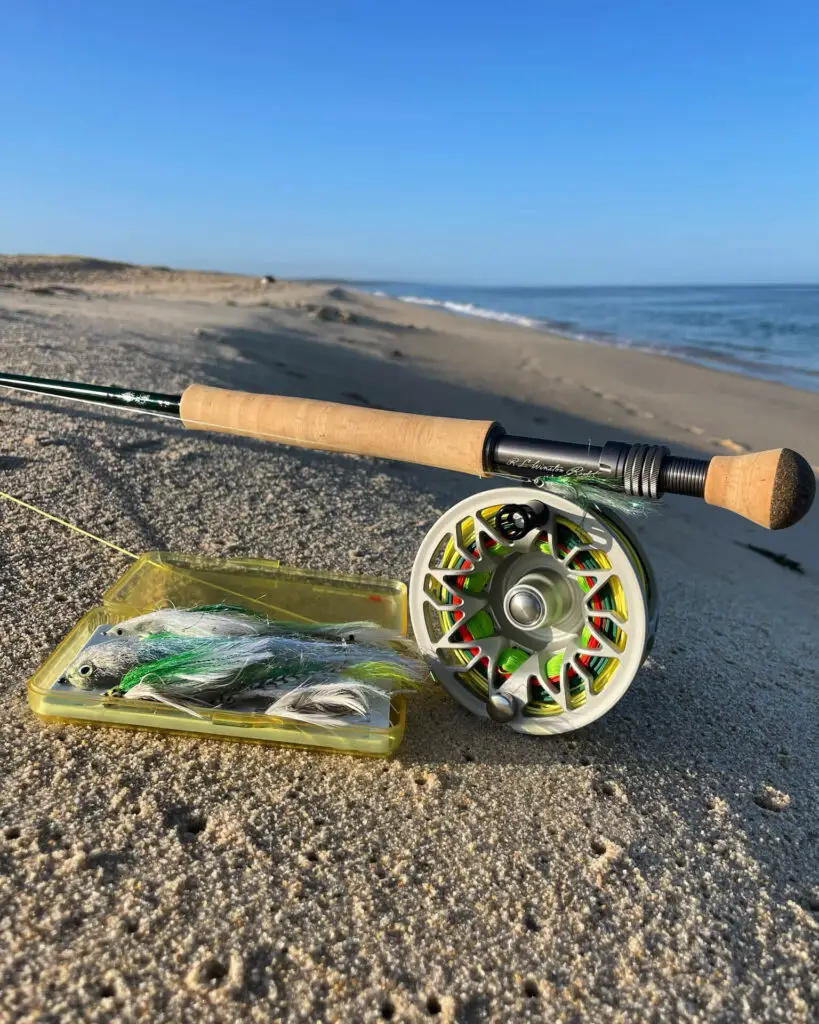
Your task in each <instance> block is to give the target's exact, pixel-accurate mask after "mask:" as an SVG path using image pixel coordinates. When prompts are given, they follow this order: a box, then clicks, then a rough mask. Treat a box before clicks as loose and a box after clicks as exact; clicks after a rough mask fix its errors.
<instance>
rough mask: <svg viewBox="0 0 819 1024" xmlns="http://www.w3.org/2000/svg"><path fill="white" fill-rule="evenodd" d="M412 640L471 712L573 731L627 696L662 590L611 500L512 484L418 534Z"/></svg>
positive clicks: (531, 728)
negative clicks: (605, 505) (607, 504)
mask: <svg viewBox="0 0 819 1024" xmlns="http://www.w3.org/2000/svg"><path fill="white" fill-rule="evenodd" d="M409 604H410V618H411V622H412V628H413V632H414V634H415V639H416V642H417V643H418V646H419V648H420V650H421V652H422V653H423V655H424V657H425V658H426V660H427V662H428V664H429V666H430V670H431V672H432V674H433V675H434V676H435V678H436V679H437V680H438V682H440V683H441V685H442V686H443V687H444V688H445V689H446V690H447V691H448V693H450V694H451V696H453V697H454V698H455V699H456V700H457V701H458V702H459V703H461V704H463V705H464V707H466V708H468V709H469V710H470V711H472V712H473V714H476V715H480V716H483V717H487V716H488V717H489V718H492V719H494V720H495V721H497V722H502V723H504V724H506V725H508V726H509V727H510V728H512V729H514V730H515V731H517V732H524V733H531V734H534V735H541V734H551V733H561V732H570V731H572V730H574V729H579V728H582V727H583V726H585V725H588V724H589V723H590V722H593V721H595V719H597V718H599V717H600V716H601V715H603V714H605V712H606V711H608V710H609V709H610V708H611V707H613V705H614V704H616V703H617V701H618V700H619V699H620V698H621V697H622V696H623V694H624V693H625V692H626V690H627V689H628V687H629V686H630V684H631V682H632V680H633V679H634V676H635V675H636V673H637V671H638V670H639V668H640V666H641V665H642V664H643V662H644V661H645V659H646V657H647V656H648V653H649V651H650V650H651V646H652V644H653V642H654V634H655V631H656V626H657V618H658V612H657V588H656V584H655V581H654V578H653V576H652V573H651V569H650V566H649V563H648V560H647V559H646V557H645V555H644V554H643V551H642V550H641V548H640V545H639V544H638V542H637V541H636V540H635V538H634V537H633V536H632V535H631V533H630V531H629V530H628V528H627V527H626V526H625V524H624V523H622V522H621V521H620V520H619V519H618V518H617V517H616V516H615V515H613V514H612V513H610V512H609V511H608V510H606V511H605V512H602V511H600V510H597V509H595V510H594V511H593V512H591V511H588V510H585V509H582V508H580V507H579V506H577V505H575V504H574V503H573V502H571V501H568V500H567V499H565V498H563V497H559V496H557V495H553V494H550V493H548V492H546V491H540V490H534V489H533V488H531V487H529V488H524V487H510V488H503V489H498V490H490V491H485V492H483V493H481V494H476V495H473V496H472V497H469V498H466V499H465V500H464V501H462V502H460V503H459V504H457V505H455V506H454V507H453V508H451V509H450V510H449V511H448V512H446V513H444V515H442V516H441V518H440V519H439V520H438V522H437V523H436V524H435V526H433V528H432V529H431V530H430V532H429V533H428V534H427V536H426V538H425V539H424V541H423V543H422V544H421V547H420V549H419V551H418V555H417V557H416V559H415V565H414V567H413V571H412V576H411V579H410V587H409Z"/></svg>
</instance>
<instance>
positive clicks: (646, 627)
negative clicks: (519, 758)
mask: <svg viewBox="0 0 819 1024" xmlns="http://www.w3.org/2000/svg"><path fill="white" fill-rule="evenodd" d="M0 387H6V388H12V389H14V390H18V391H26V392H30V393H34V394H39V395H47V396H50V397H59V398H68V399H75V400H79V401H83V402H92V403H95V404H100V405H106V406H113V407H115V408H122V409H127V410H128V411H130V412H132V413H134V412H139V413H145V414H150V415H152V416H162V417H165V418H168V419H175V420H181V422H182V423H183V424H184V426H185V427H187V428H188V429H189V430H205V431H217V432H221V433H229V434H237V435H240V436H244V437H254V438H257V439H259V440H264V441H273V442H275V443H277V444H283V445H289V446H293V447H299V448H311V449H314V450H318V451H330V452H336V453H347V454H351V455H363V456H369V457H375V458H381V459H392V460H396V461H401V462H411V463H416V464H418V465H422V466H433V467H436V468H439V469H447V470H451V471H453V472H458V473H470V474H472V475H474V476H477V477H484V478H485V477H505V478H510V479H512V480H514V481H515V482H516V485H515V486H510V487H508V488H499V489H491V488H490V489H489V490H487V491H484V492H483V493H481V494H477V495H474V496H472V497H470V498H467V499H466V500H464V501H462V502H460V503H459V504H457V505H456V506H455V507H454V508H451V509H450V510H449V511H448V512H447V513H445V514H444V515H443V516H441V518H440V519H439V520H438V522H437V523H436V524H435V526H434V527H433V528H432V530H431V531H430V532H429V534H428V536H427V537H426V539H425V540H424V542H423V543H422V545H421V548H420V551H419V552H418V556H417V558H416V560H415V567H414V570H413V573H412V578H411V581H410V587H409V603H410V618H411V622H412V627H413V632H414V634H415V639H416V642H417V643H418V645H419V646H420V649H421V651H422V653H423V654H424V655H425V657H426V658H427V660H428V663H429V666H430V669H431V671H432V673H433V675H435V677H436V678H437V679H438V680H439V681H440V682H441V684H442V685H443V686H444V687H445V688H446V689H447V691H448V692H449V693H450V694H452V696H453V697H455V699H456V700H457V701H459V702H460V703H461V704H463V705H464V707H466V708H468V709H469V710H470V711H472V712H474V713H475V714H477V715H483V716H489V717H491V718H492V719H494V720H495V721H497V722H501V723H505V724H507V725H509V726H511V728H512V729H515V730H518V731H519V732H524V733H533V734H543V733H561V732H568V731H570V730H573V729H577V728H580V727H582V726H584V725H587V724H588V723H590V722H593V721H594V720H595V719H598V718H599V717H600V716H601V715H602V714H604V713H605V712H606V711H608V710H609V709H610V708H611V707H612V706H613V705H614V704H615V703H616V702H617V701H618V700H619V699H620V698H621V697H622V696H623V694H624V693H625V692H626V690H627V689H628V687H629V685H630V684H631V682H632V680H633V679H634V676H635V674H636V673H637V671H638V670H639V668H640V666H641V665H642V664H643V662H644V660H645V658H646V656H647V654H648V652H649V650H650V649H651V644H652V641H653V639H654V632H655V629H656V626H657V588H656V585H655V583H654V580H653V578H652V574H651V570H650V568H649V563H648V560H647V559H646V557H645V555H644V554H643V552H642V550H641V548H640V545H639V544H638V542H637V540H636V539H635V538H634V537H633V536H632V535H631V532H630V530H629V529H628V528H627V527H626V525H625V524H624V523H623V522H621V521H620V520H619V519H618V518H617V516H616V515H615V514H613V513H611V512H609V511H608V508H609V502H608V501H607V500H606V498H607V497H608V498H610V497H611V495H612V494H619V495H620V496H625V497H626V498H627V499H634V500H635V501H652V500H654V499H657V498H660V497H662V496H663V494H665V493H668V494H680V495H687V496H689V497H692V498H700V499H704V501H705V502H706V504H708V505H715V506H719V507H721V508H724V509H728V510H730V511H732V512H735V513H736V514H737V515H740V516H743V517H744V518H746V519H749V520H750V521H751V522H754V523H757V524H758V525H759V526H763V527H765V528H767V529H769V530H781V529H784V528H786V527H789V526H792V525H793V524H794V523H797V522H799V520H800V519H802V518H803V516H805V514H806V513H807V512H808V510H809V509H810V507H811V505H812V503H813V499H814V496H815V493H816V477H815V475H814V472H813V468H812V467H811V465H810V464H809V463H808V462H807V460H806V459H805V458H803V456H801V455H799V454H798V453H797V452H794V451H793V450H792V449H790V448H776V449H770V450H767V451H761V452H752V453H750V454H747V455H734V456H714V457H713V458H710V459H698V458H688V457H680V456H675V455H672V454H671V452H670V451H669V449H668V448H666V447H665V446H664V445H656V444H655V445H647V444H639V443H635V444H630V443H628V442H624V441H609V442H607V443H606V444H605V445H603V446H602V447H595V446H592V445H585V444H570V443H567V442H564V441H550V440H542V439H538V438H531V437H522V436H516V435H511V434H508V433H507V432H506V431H505V430H504V429H503V427H502V426H501V425H500V424H499V423H496V422H493V421H490V420H461V419H452V418H450V417H440V416H419V415H413V414H410V413H401V412H392V411H388V410H383V409H371V408H361V407H357V406H347V405H341V404H337V403H335V402H323V401H317V400H315V399H309V398H291V397H283V396H279V395H262V394H251V393H247V392H241V391H230V390H226V389H223V388H214V387H209V386H206V385H202V384H191V385H190V386H189V387H188V388H186V389H185V391H184V392H183V393H182V394H181V395H173V394H158V393H155V392H147V391H146V392H143V391H137V390H134V389H131V388H128V389H126V388H121V387H114V386H101V385H97V384H81V383H75V382H68V381H55V380H46V379H43V378H39V377H24V376H21V375H19V374H8V373H6V374H0ZM556 488H557V491H556ZM558 492H559V493H558ZM567 494H570V495H571V494H573V495H575V496H577V497H579V498H581V499H582V500H581V501H579V502H578V501H574V500H571V499H570V498H569V497H566V495H567ZM595 496H596V497H595ZM581 504H582V506H583V507H581ZM613 504H617V502H613Z"/></svg>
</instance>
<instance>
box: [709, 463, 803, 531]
mask: <svg viewBox="0 0 819 1024" xmlns="http://www.w3.org/2000/svg"><path fill="white" fill-rule="evenodd" d="M815 495H816V477H815V475H814V472H813V469H812V467H811V466H810V464H809V463H808V462H807V461H806V460H805V459H804V458H803V457H802V456H801V455H799V454H798V453H797V452H794V451H792V450H791V449H790V448H776V449H774V450H772V451H766V452H752V453H751V454H750V455H717V456H715V457H714V458H712V459H711V463H710V465H709V468H708V474H707V476H706V478H705V500H706V502H707V503H708V504H709V505H718V506H719V507H720V508H727V509H729V510H730V511H731V512H736V513H737V514H738V515H741V516H744V517H745V518H746V519H750V520H751V522H753V523H757V524H758V525H759V526H764V527H766V528H767V529H768V530H783V529H785V528H786V527H788V526H793V525H794V523H798V522H799V520H800V519H802V517H803V516H804V515H806V513H807V512H808V509H810V507H811V505H812V504H813V499H814V497H815Z"/></svg>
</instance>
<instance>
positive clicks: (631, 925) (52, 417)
mask: <svg viewBox="0 0 819 1024" xmlns="http://www.w3.org/2000/svg"><path fill="white" fill-rule="evenodd" d="M0 366H2V368H4V369H6V370H8V371H9V372H15V373H23V374H31V375H37V376H46V377H48V376H53V377H58V378H63V379H69V380H71V379H74V380H83V381H91V380H94V381H97V382H99V383H115V384H120V385H123V386H128V387H130V386H133V387H139V388H147V389H153V390H157V391H165V392H171V393H179V392H181V391H182V390H183V388H184V387H185V386H186V385H188V384H189V383H209V384H214V385H222V386H225V387H235V388H240V389H247V390H256V391H265V392H269V393H279V394H287V395H294V396H305V397H314V398H323V399H331V400H335V401H339V402H346V403H351V404H360V405H369V406H374V407H383V408H389V409H396V410H402V411H408V412H418V413H430V414H439V415H440V414H442V415H454V416H463V417H474V418H476V419H496V420H499V421H500V422H501V423H503V425H504V426H505V427H506V428H507V429H508V430H509V431H511V432H520V433H528V434H531V435H534V436H538V435H539V436H544V437H552V438H556V439H563V440H570V441H578V442H590V443H592V444H602V443H604V442H605V441H607V440H613V439H616V440H646V441H659V442H666V443H669V444H671V445H672V446H673V449H674V451H675V453H677V454H691V455H698V456H700V457H703V456H709V455H715V454H723V455H724V454H732V453H736V452H741V451H746V450H757V449H764V448H774V447H781V446H788V447H792V448H795V449H796V450H797V451H800V452H802V454H804V455H805V456H806V457H807V458H808V459H809V461H810V462H811V463H812V464H813V465H817V466H819V395H817V394H810V393H807V392H799V391H796V390H792V389H789V388H787V387H784V386H780V385H777V384H771V383H765V382H760V381H754V380H750V379H745V378H742V377H740V376H736V375H733V374H729V373H720V372H717V371H712V370H708V369H703V368H700V367H697V366H692V365H688V364H685V363H683V362H680V361H677V360H674V359H671V358H667V357H663V356H659V355H650V354H646V353H640V352H633V351H622V350H617V349H614V348H607V347H604V346H596V345H592V344H589V343H583V342H579V341H575V340H568V339H564V338H560V337H557V336H553V335H549V334H545V333H543V332H537V331H533V330H527V329H524V328H519V327H511V326H506V325H502V324H495V323H489V322H480V321H477V320H473V319H467V318H459V317H456V316H453V315H451V314H448V313H445V312H443V311H440V310H434V309H427V308H423V307H417V306H412V307H411V306H409V305H403V304H401V303H399V302H396V301H393V300H390V299H384V298H378V297H374V296H369V295H365V294H363V293H359V292H357V291H355V290H354V289H352V288H349V287H348V286H346V285H342V286H335V285H332V284H326V285H325V284H311V283H298V282H276V283H273V284H264V283H262V282H261V280H260V279H258V278H243V277H238V276H234V275H221V274H204V273H198V272H192V273H185V272H172V271H168V270H166V269H162V268H134V267H129V266H127V265H118V264H103V263H101V262H100V261H93V260H81V259H75V260H72V259H67V258H48V257H40V258H34V257H5V258H2V257H0ZM0 422H1V423H2V430H3V446H2V453H0V471H2V482H1V483H0V488H1V489H2V490H4V491H7V492H8V493H11V494H13V495H15V496H17V497H19V498H21V499H23V500H25V501H29V502H32V503H34V504H36V505H38V506H40V507H42V508H44V509H47V510H49V511H51V512H53V513H54V514H56V515H59V516H62V517H64V518H66V519H68V520H70V521H72V522H75V523H77V524H78V525H81V526H83V527H86V528H88V529H91V530H93V531H95V532H99V533H101V534H102V535H103V536H105V537H106V538H109V539H110V540H112V541H114V542H115V543H117V544H120V545H122V546H123V547H125V548H127V549H129V550H132V551H144V550H151V549H160V550H176V551H187V552H201V553H205V554H209V555H220V556H233V557H238V556H256V557H268V558H277V559H280V560H281V561H282V562H284V563H289V564H294V565H300V566H305V567H310V568H312V569H319V570H321V569H326V570H334V571H344V572H348V571H352V572H356V573H362V574H367V575H378V576H388V577H395V578H401V579H404V580H408V578H409V572H410V568H411V566H412V562H413V558H414V555H415V551H416V549H417V547H418V545H419V543H420V541H421V540H422V538H423V537H424V535H425V533H426V531H427V530H428V529H429V528H430V527H431V525H432V524H433V523H434V521H435V520H436V518H437V517H438V515H440V514H441V513H442V512H443V511H444V510H445V509H446V508H448V507H449V506H450V505H451V504H453V503H454V502H455V501H457V500H459V499H460V498H462V497H465V496H466V495H468V494H471V493H474V492H476V491H478V490H479V489H481V488H484V487H491V486H496V485H497V483H502V482H497V483H496V482H492V481H480V480H478V479H474V478H470V477H468V476H466V475H462V474H453V473H444V472H442V471H437V470H426V469H422V468H419V467H413V466H407V465H403V464H399V463H392V462H386V461H377V460H373V459H364V458H357V457H348V456H338V455H329V454H323V453H316V452H310V451H302V450H296V449H287V448H282V447H278V446H275V445H264V444H261V443H259V442H256V441H250V440H243V439H239V438H230V437H226V436H220V435H207V434H198V433H197V434H194V433H186V432H185V431H184V430H183V429H182V428H181V427H180V426H178V425H176V424H173V423H164V422H162V421H159V420H153V419H149V418H139V417H136V416H130V415H128V414H127V413H122V412H115V411H108V410H105V409H100V408H95V407H91V406H83V405H76V404H70V403H64V402H60V401H59V400H56V399H55V400H44V401H38V400H36V399H35V398H33V397H30V396H24V395H20V394H17V393H14V392H2V394H0ZM0 514H1V515H2V533H0V541H1V543H2V563H0V628H1V629H2V643H0V668H1V669H2V672H0V686H1V687H2V690H0V692H1V693H2V699H3V712H2V715H0V793H1V794H2V796H1V797H0V971H2V974H0V979H1V982H2V983H0V1018H2V1019H3V1020H4V1021H6V1020H8V1021H26V1022H38V1024H45V1022H52V1021H53V1022H57V1021H59V1022H60V1024H63V1022H67V1021H100V1022H103V1021H105V1022H109V1021H114V1020H115V1021H136V1020H150V1021H152V1022H164V1021H168V1022H180V1021H184V1022H187V1021H191V1022H194V1021H195V1022H197V1024H199V1022H202V1024H204V1022H211V1021H213V1022H223V1021H259V1022H267V1021H278V1020H282V1021H310V1022H313V1021H322V1022H324V1021H340V1022H348V1021H349V1022H357V1021H381V1020H389V1019H391V1020H394V1021H432V1020H438V1021H449V1022H453V1021H457V1022H462V1024H476V1022H482V1021H516V1022H517V1021H526V1020H532V1021H536V1020H537V1021H539V1020H548V1021H567V1022H568V1021H581V1020H593V1021H595V1022H598V1021H624V1022H625V1021H636V1020H639V1021H659V1020H675V1021H709V1022H711V1021H721V1022H724V1021H748V1020H754V1021H789V1022H791V1021H806V1022H807V1021H810V1020H815V1019H816V1012H817V1003H819V987H817V981H816V977H817V974H816V963H817V953H819V854H817V848H818V847H819V844H818V843H817V838H818V836H819V822H818V821H817V771H816V750H817V742H818V741H819V710H817V708H818V705H817V699H816V684H817V674H816V665H817V664H819V614H817V607H819V544H817V534H818V532H819V531H818V530H817V527H818V526H819V513H817V511H816V510H814V511H813V512H811V513H810V514H809V515H808V517H807V518H806V519H805V520H804V521H803V522H802V523H800V524H799V525H798V526H796V527H795V528H793V529H791V530H788V531H784V532H781V533H769V532H767V531H765V530H763V529H762V528H760V527H756V526H754V525H753V524H751V523H747V522H745V521H744V520H741V519H739V518H738V517H736V516H734V515H732V514H731V513H728V512H724V511H722V510H718V509H713V508H709V507H708V506H705V505H704V503H702V502H700V501H695V500H692V499H685V498H678V497H672V498H669V499H668V502H667V508H666V510H665V511H664V512H663V513H662V514H661V515H657V516H654V517H651V518H648V519H646V520H645V521H642V522H640V523H639V524H638V525H637V526H636V527H635V529H636V530H637V532H638V534H639V536H640V538H641V539H642V541H643V546H644V547H645V548H646V549H647V551H648V554H649V556H650V557H651V560H652V563H653V565H654V568H655V570H656V574H657V578H658V581H659V585H660V588H661V601H662V612H661V621H660V628H659V634H658V638H657V642H656V645H655V648H654V650H653V652H652V655H651V657H650V659H649V661H648V662H647V663H646V665H645V666H644V668H643V669H642V670H641V672H640V674H639V675H638V677H637V679H636V680H635V682H634V683H633V685H632V687H631V688H630V690H629V691H628V693H627V694H626V695H625V697H624V698H623V699H622V700H621V701H620V703H619V704H617V705H616V707H615V708H614V709H613V710H612V711H611V712H610V713H609V714H608V715H607V716H605V717H604V718H603V719H601V720H600V721H598V722H597V723H595V724H593V725H592V726H590V727H588V728H587V729H585V730H583V731H582V732H578V733H575V734H568V735H566V736H563V737H555V738H549V737H541V738H537V739H534V738H527V737H523V736H519V735H516V734H514V733H511V732H510V731H508V730H504V729H503V728H501V727H498V726H496V725H494V724H492V723H490V722H487V721H481V720H478V719H477V718H474V717H472V716H470V715H469V714H468V713H467V712H466V711H465V710H464V709H462V708H461V707H460V706H459V705H457V704H456V703H455V702H454V701H453V700H452V699H451V698H449V697H448V696H447V695H446V693H445V692H444V691H443V690H442V689H441V688H439V687H433V686H430V687H429V689H428V690H427V691H425V692H424V693H423V694H421V695H420V696H418V697H417V698H416V697H413V698H412V700H411V704H410V709H409V720H408V726H407V732H406V738H405V741H404V744H403V746H402V747H401V748H400V749H399V751H398V753H397V755H396V756H395V757H394V758H392V759H391V760H389V761H386V762H382V761H380V760H359V759H356V758H349V757H328V756H321V755H315V754H310V753H302V752H295V751H288V750H278V749H275V748H268V747H261V746H254V745H250V744H230V743H219V742H214V741H209V742H202V741H197V740H190V739H184V738H175V737H162V736H159V735H155V734H150V733H132V732H126V731H120V730H113V729H111V730H92V729H90V728H85V727H82V726H46V725H44V724H42V723H40V722H39V721H38V720H37V719H36V718H35V717H34V716H33V714H32V713H31V712H30V710H29V708H28V705H27V697H26V688H25V683H26V680H27V678H28V677H29V676H30V675H31V674H32V672H33V671H34V670H35V669H36V668H37V667H38V666H39V665H40V664H41V663H42V662H43V661H44V660H45V658H46V657H47V656H48V654H49V653H50V651H51V650H52V649H53V647H54V646H55V645H56V643H57V642H59V640H60V639H61V638H62V637H63V636H65V634H66V633H68V632H69V630H70V629H71V628H72V627H73V625H74V624H75V622H76V621H77V620H78V619H79V618H80V616H81V615H82V614H83V613H84V612H85V611H86V610H87V609H89V608H90V607H93V606H94V605H96V604H97V603H98V599H99V597H100V595H101V594H102V593H103V591H104V590H105V589H107V588H108V587H109V586H110V585H111V584H112V583H113V582H114V581H115V580H116V579H117V578H118V577H119V576H120V575H121V574H122V572H123V571H124V570H125V569H126V568H127V566H128V564H129V563H128V560H127V558H125V557H123V556H121V555H118V554H116V553H115V552H113V551H110V550H108V549H105V548H102V547H100V546H98V545H95V544H93V543H92V542H91V541H88V540H86V539H83V538H82V537H79V536H77V535H75V534H72V533H70V532H68V531H65V530H63V529H62V528H60V527H59V526H56V525H54V524H52V523H49V522H47V521H45V520H43V519H40V518H38V517H36V516H34V514H32V513H30V512H27V511H26V510H24V509H21V508H19V507H17V506H13V505H10V504H8V503H2V504H0ZM748 544H751V545H754V546H756V547H759V548H764V549H767V550H768V551H770V552H772V553H774V554H782V555H785V556H787V558H789V559H792V560H795V561H797V562H798V563H800V565H801V567H802V569H803V570H804V571H803V572H801V573H800V572H796V571H793V569H789V568H787V567H786V566H783V565H782V564H778V563H777V562H776V561H775V560H773V559H771V558H766V557H764V556H763V555H762V554H761V553H759V552H757V551H753V550H751V549H750V548H748V547H747V546H746V545H748Z"/></svg>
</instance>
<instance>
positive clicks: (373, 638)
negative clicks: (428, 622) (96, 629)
mask: <svg viewBox="0 0 819 1024" xmlns="http://www.w3.org/2000/svg"><path fill="white" fill-rule="evenodd" d="M109 633H110V635H112V636H136V637H143V638H144V637H149V636H153V635H155V634H157V633H171V634H173V635H174V636H189V637H231V636H283V637H294V638H301V639H304V640H331V641H338V642H347V643H365V644H373V645H377V646H382V645H387V644H390V643H393V642H395V641H397V640H399V639H400V636H399V634H398V633H397V632H396V631H394V630H389V629H384V628H383V627H381V626H379V625H377V624H376V623H374V622H340V623H320V622H319V623H302V622H289V621H280V622H276V621H271V620H270V619H266V618H265V617H264V616H263V615H258V614H256V613H255V612H251V611H248V610H247V609H246V608H239V607H237V606H235V605H229V604H214V605H204V606H202V607H201V608H179V609H177V608H160V609H158V610H157V611H153V612H148V613H147V614H146V615H138V616H136V617H135V618H132V619H128V620H126V621H125V622H119V623H117V625H116V626H112V627H111V629H110V630H109Z"/></svg>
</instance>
